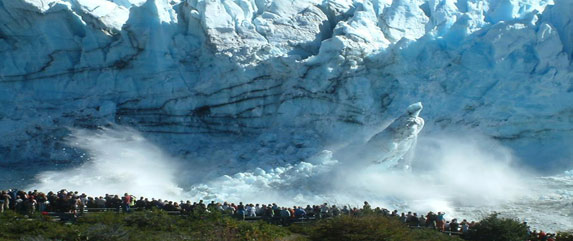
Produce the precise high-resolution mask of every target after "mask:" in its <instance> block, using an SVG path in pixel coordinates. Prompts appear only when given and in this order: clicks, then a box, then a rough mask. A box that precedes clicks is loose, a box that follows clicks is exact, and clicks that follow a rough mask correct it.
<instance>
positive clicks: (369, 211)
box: [362, 201, 372, 214]
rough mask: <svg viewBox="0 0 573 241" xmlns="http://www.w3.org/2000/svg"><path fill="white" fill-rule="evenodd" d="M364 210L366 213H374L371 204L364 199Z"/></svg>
mask: <svg viewBox="0 0 573 241" xmlns="http://www.w3.org/2000/svg"><path fill="white" fill-rule="evenodd" d="M362 212H363V213H364V214H371V213H372V207H371V206H370V204H369V203H368V202H367V201H364V206H362Z"/></svg>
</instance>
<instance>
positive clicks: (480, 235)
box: [464, 213, 528, 241]
mask: <svg viewBox="0 0 573 241" xmlns="http://www.w3.org/2000/svg"><path fill="white" fill-rule="evenodd" d="M527 233H528V229H527V225H526V224H524V223H521V222H519V221H518V220H515V219H510V218H500V217H499V215H498V214H497V213H493V214H491V215H490V216H488V217H486V218H484V219H482V220H481V221H480V222H479V223H477V224H476V225H475V226H474V227H472V228H471V229H470V231H469V232H468V233H467V234H466V235H465V236H464V239H467V240H475V241H523V240H527V238H528V234H527Z"/></svg>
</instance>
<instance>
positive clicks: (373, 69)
mask: <svg viewBox="0 0 573 241" xmlns="http://www.w3.org/2000/svg"><path fill="white" fill-rule="evenodd" d="M572 12H573V2H572V1H568V0H556V1H555V2H552V1H549V0H548V1H545V0H539V1H534V0H520V1H517V0H502V1H498V0H458V1H454V0H394V1H390V0H385V1H383V0H324V1H322V0H321V1H319V0H304V1H299V0H297V1H284V0H232V1H231V0H229V1H227V0H186V1H181V0H172V1H167V0H147V1H145V0H0V22H1V23H2V24H1V25H0V106H1V108H0V133H1V136H2V137H3V138H1V140H0V153H1V154H0V157H1V158H0V161H2V162H4V163H6V162H11V163H13V162H19V161H26V162H29V161H34V160H39V161H42V160H56V161H66V160H75V159H77V156H76V153H75V152H73V151H69V148H68V149H65V144H64V142H62V141H61V140H62V138H63V137H65V136H66V135H67V134H68V133H69V131H68V130H67V129H66V128H67V127H87V128H93V127H96V126H101V125H107V124H110V123H117V124H121V125H129V126H133V127H135V128H137V129H138V130H141V131H143V132H145V133H146V135H147V136H149V137H151V138H152V139H153V140H155V141H156V142H157V143H160V144H162V145H163V146H164V147H166V148H167V149H168V150H169V151H171V152H172V153H176V154H177V155H180V156H183V157H184V158H189V159H195V160H204V162H205V163H207V162H209V161H212V160H230V161H229V163H226V164H229V165H240V164H237V163H241V161H242V160H256V159H259V160H261V161H266V160H268V161H271V160H272V161H281V160H276V159H277V156H280V157H284V161H291V160H296V159H297V158H304V157H308V156H311V155H313V154H316V153H318V152H319V151H320V150H321V146H325V145H335V144H337V143H340V142H343V141H345V140H347V139H348V138H367V137H368V136H369V135H372V134H374V133H375V132H373V130H380V129H382V127H383V125H384V124H385V123H387V122H388V121H390V120H392V119H393V118H396V117H397V116H398V115H399V113H401V112H402V110H403V109H404V108H405V107H406V106H407V105H408V104H410V103H412V102H416V101H422V102H423V103H424V104H425V107H426V108H425V112H424V113H425V115H424V116H425V119H426V131H428V133H431V132H438V131H443V130H446V131H448V130H458V129H471V130H473V131H477V132H480V133H484V134H486V135H488V136H491V137H493V138H496V139H499V140H501V141H502V142H504V143H506V144H507V145H509V146H511V147H513V148H514V149H515V150H516V152H517V154H519V155H520V156H521V157H522V158H523V159H524V160H526V161H528V162H530V163H533V164H535V165H536V166H548V164H547V163H545V161H551V163H559V160H562V159H565V158H569V157H571V155H572V152H573V151H572V150H571V148H570V144H571V143H572V140H573V104H571V101H572V100H573V73H572V71H571V70H572V65H571V59H572V58H573V25H572V22H573V21H572V20H571V18H572V15H571V13H572ZM229 153H238V154H229ZM541 157H542V158H543V159H542V160H541V159H540V158H541ZM278 159H281V158H278ZM553 160H556V161H554V162H552V161H553ZM235 161H238V162H235ZM221 165H222V164H221Z"/></svg>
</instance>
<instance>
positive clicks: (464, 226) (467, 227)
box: [461, 219, 530, 235]
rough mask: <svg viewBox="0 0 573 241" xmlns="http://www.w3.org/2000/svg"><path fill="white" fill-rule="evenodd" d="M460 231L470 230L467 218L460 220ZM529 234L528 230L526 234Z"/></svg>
mask: <svg viewBox="0 0 573 241" xmlns="http://www.w3.org/2000/svg"><path fill="white" fill-rule="evenodd" d="M461 225H462V233H464V234H465V233H467V232H468V231H470V224H469V223H468V221H467V220H465V219H464V220H462V223H461ZM529 234H530V232H528V235H529Z"/></svg>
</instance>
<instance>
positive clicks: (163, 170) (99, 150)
mask: <svg viewBox="0 0 573 241" xmlns="http://www.w3.org/2000/svg"><path fill="white" fill-rule="evenodd" d="M67 142H68V144H69V145H70V146H73V147H77V148H80V149H82V150H85V151H86V152H87V153H88V155H89V157H90V158H89V160H88V161H86V162H85V163H84V164H82V165H81V166H79V167H77V168H72V169H68V170H61V171H50V172H44V173H40V174H39V175H38V176H37V179H38V183H37V184H34V185H32V186H31V187H29V188H28V189H29V190H31V189H38V190H52V191H58V190H61V189H67V190H77V191H80V192H86V193H88V194H90V195H104V194H106V193H110V194H123V193H124V192H129V193H130V194H135V195H137V196H149V197H157V198H167V197H174V196H179V195H181V191H182V189H181V188H179V187H178V186H177V184H176V177H177V170H178V165H179V164H178V162H177V161H175V160H174V159H173V158H171V157H169V156H168V155H166V154H165V153H163V152H162V151H161V149H160V148H158V147H157V146H155V145H153V144H152V143H150V142H149V141H148V140H146V139H145V138H144V137H143V136H141V134H139V133H138V132H137V131H135V130H133V129H130V128H125V127H117V126H116V127H113V128H102V129H100V130H98V131H88V130H79V129H73V130H72V134H71V136H70V138H68V140H67Z"/></svg>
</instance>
